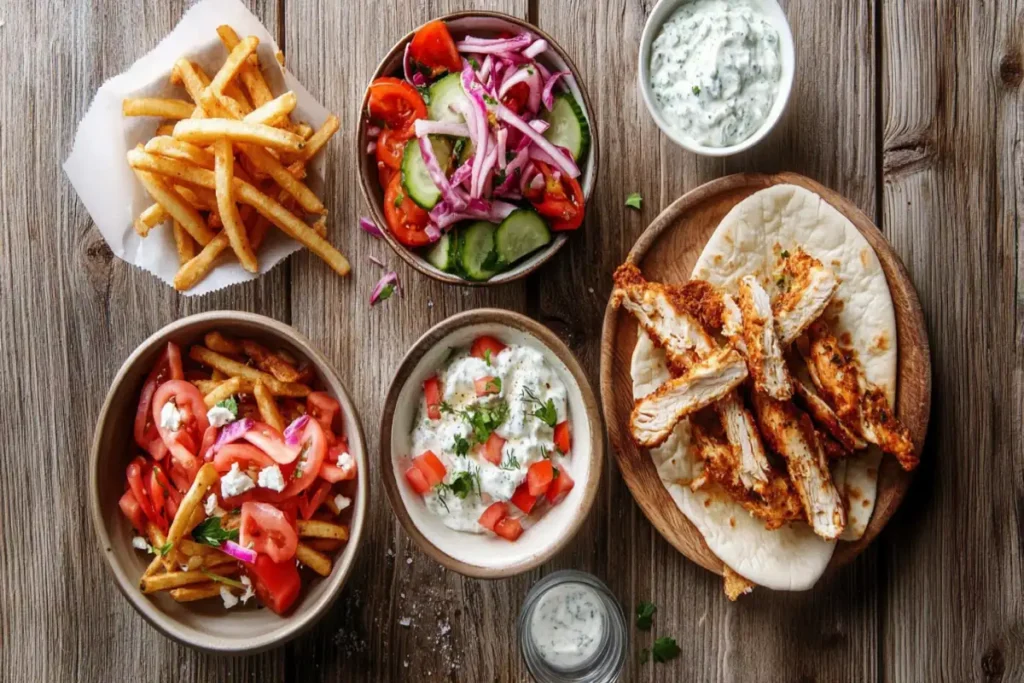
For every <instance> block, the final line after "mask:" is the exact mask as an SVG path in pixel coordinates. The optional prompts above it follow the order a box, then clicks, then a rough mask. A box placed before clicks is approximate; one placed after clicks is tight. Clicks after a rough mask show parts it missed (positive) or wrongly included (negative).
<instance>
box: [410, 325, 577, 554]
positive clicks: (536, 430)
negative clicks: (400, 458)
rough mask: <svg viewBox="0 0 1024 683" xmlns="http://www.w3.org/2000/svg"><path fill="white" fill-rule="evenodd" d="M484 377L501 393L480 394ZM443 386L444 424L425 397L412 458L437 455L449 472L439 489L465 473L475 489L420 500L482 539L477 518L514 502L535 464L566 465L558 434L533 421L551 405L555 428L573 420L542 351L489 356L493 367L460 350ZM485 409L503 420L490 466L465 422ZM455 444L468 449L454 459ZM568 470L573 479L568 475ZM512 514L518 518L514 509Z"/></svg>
mask: <svg viewBox="0 0 1024 683" xmlns="http://www.w3.org/2000/svg"><path fill="white" fill-rule="evenodd" d="M484 377H495V378H497V379H498V380H500V383H501V389H500V391H499V392H498V393H497V394H489V395H486V396H480V397H478V396H477V395H476V388H475V386H474V382H475V381H476V380H478V379H482V378H484ZM438 379H439V380H440V382H441V399H442V401H444V405H445V408H444V410H442V412H441V418H440V419H439V420H432V419H430V417H428V415H427V405H426V399H425V398H424V397H421V398H420V407H419V411H418V413H417V416H416V422H415V423H414V426H413V429H412V437H411V440H412V449H411V454H412V455H414V456H415V455H419V454H421V453H423V452H424V451H428V450H429V451H433V453H434V454H435V455H436V456H437V457H438V458H439V459H440V460H441V462H442V463H444V466H445V468H446V469H447V473H446V474H445V477H444V481H443V482H442V483H443V484H444V485H449V486H450V485H451V484H452V483H453V482H454V481H455V480H456V479H458V478H460V476H462V475H461V473H462V472H467V473H469V475H470V477H471V482H472V490H471V491H470V492H469V493H468V494H467V495H465V497H460V496H458V495H456V494H455V493H454V492H453V491H452V490H451V489H450V488H447V486H442V487H440V488H435V489H434V490H432V491H428V492H427V493H426V494H425V495H424V496H423V501H424V503H425V504H426V506H427V510H429V511H430V512H431V513H432V514H434V515H437V516H439V517H441V519H442V520H443V521H444V524H445V525H446V526H448V527H450V528H452V529H455V530H457V531H468V532H471V533H478V534H481V533H484V532H485V531H486V529H485V528H484V527H482V526H480V524H479V523H477V520H478V519H479V518H480V515H481V514H483V512H484V510H486V509H487V507H488V506H489V505H490V504H491V503H493V502H495V501H507V500H509V499H510V498H511V497H512V494H513V493H514V492H515V490H516V487H518V486H519V484H521V483H522V482H523V480H524V479H526V471H527V470H528V469H529V468H530V465H532V464H533V463H535V462H538V461H539V460H542V459H544V458H545V457H550V458H551V459H552V460H553V461H554V464H555V467H557V468H559V469H562V468H565V466H566V464H567V459H566V458H564V457H562V456H560V455H559V454H558V450H557V449H556V448H555V444H554V428H553V427H551V426H549V425H548V424H547V423H545V422H544V421H543V420H541V419H539V418H538V417H536V416H535V415H534V413H535V412H536V411H537V409H538V408H539V407H541V406H543V405H546V404H547V403H548V401H550V402H551V405H552V406H553V407H554V410H555V413H556V414H557V421H556V422H555V424H558V423H560V422H563V421H565V420H566V419H568V412H567V403H566V400H567V395H566V389H565V384H563V383H562V381H561V379H559V377H558V374H557V373H556V372H555V371H554V369H553V368H552V367H551V366H550V365H548V363H547V362H546V361H545V360H544V356H543V354H541V352H540V351H537V350H536V349H533V348H530V347H528V346H518V345H515V344H513V345H511V346H509V347H507V348H505V349H504V350H502V352H501V353H499V354H498V355H497V356H493V357H491V358H490V363H488V362H487V361H486V360H484V359H482V358H474V357H472V356H470V355H469V353H468V351H466V350H464V349H463V350H459V351H456V352H455V353H454V354H453V355H452V356H451V358H450V359H449V361H448V362H447V364H446V365H445V367H444V368H443V369H441V370H440V371H439V372H438ZM535 399H536V400H535ZM506 409H507V410H506ZM483 410H486V411H492V412H497V413H498V414H504V415H505V418H504V420H503V421H502V422H501V423H500V425H499V426H498V427H497V429H495V430H494V433H496V434H497V435H498V436H500V437H501V438H503V439H505V445H504V446H503V448H502V453H501V464H500V465H494V464H492V463H491V462H489V461H488V460H486V459H485V458H484V457H483V456H482V455H481V454H480V453H479V450H480V448H479V446H478V445H477V444H474V438H473V435H472V433H473V427H472V425H471V423H470V421H469V419H467V416H471V415H473V414H479V412H480V411H483ZM457 439H466V440H467V441H469V442H470V444H471V446H470V448H469V450H468V453H467V454H466V455H458V454H457V453H456V442H457ZM567 471H568V472H569V473H570V475H571V473H572V471H571V469H567ZM510 510H511V511H512V512H518V511H517V510H516V509H515V506H512V505H510ZM521 521H522V523H523V526H524V527H526V526H528V520H527V519H523V520H521Z"/></svg>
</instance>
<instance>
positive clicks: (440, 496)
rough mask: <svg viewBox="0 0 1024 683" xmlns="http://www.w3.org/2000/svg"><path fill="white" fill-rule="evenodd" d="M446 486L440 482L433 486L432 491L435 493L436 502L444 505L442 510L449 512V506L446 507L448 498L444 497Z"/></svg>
mask: <svg viewBox="0 0 1024 683" xmlns="http://www.w3.org/2000/svg"><path fill="white" fill-rule="evenodd" d="M447 490H448V488H447V487H446V486H445V485H444V484H443V483H442V484H438V485H437V486H435V487H434V491H435V492H436V493H437V502H438V503H440V504H441V505H443V506H444V511H445V512H447V513H448V514H451V513H452V511H451V508H449V507H448V500H447V499H446V497H445V496H446V493H447Z"/></svg>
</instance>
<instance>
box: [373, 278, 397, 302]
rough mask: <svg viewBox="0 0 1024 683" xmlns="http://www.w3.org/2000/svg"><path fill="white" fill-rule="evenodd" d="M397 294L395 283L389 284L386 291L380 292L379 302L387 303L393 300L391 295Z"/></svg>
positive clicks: (385, 288)
mask: <svg viewBox="0 0 1024 683" xmlns="http://www.w3.org/2000/svg"><path fill="white" fill-rule="evenodd" d="M394 293H395V283H394V282H389V283H388V284H387V286H386V287H384V289H382V290H380V296H378V297H377V301H387V300H388V299H390V298H391V295H392V294H394Z"/></svg>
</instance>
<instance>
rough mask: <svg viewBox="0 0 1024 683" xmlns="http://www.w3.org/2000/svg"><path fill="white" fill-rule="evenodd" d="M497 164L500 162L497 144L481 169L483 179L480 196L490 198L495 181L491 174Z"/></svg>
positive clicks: (485, 158) (488, 154) (489, 152)
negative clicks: (492, 182)
mask: <svg viewBox="0 0 1024 683" xmlns="http://www.w3.org/2000/svg"><path fill="white" fill-rule="evenodd" d="M497 162H498V146H497V144H495V145H493V146H492V147H491V149H490V150H489V151H488V152H487V156H486V157H484V163H483V166H481V167H480V177H481V178H482V182H481V184H480V194H481V195H484V196H489V195H490V192H489V190H490V187H491V181H492V179H493V175H492V174H491V171H493V170H494V167H495V165H496V164H497Z"/></svg>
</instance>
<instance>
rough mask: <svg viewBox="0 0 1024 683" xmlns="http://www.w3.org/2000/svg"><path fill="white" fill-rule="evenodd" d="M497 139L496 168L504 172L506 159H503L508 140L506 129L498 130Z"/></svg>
mask: <svg viewBox="0 0 1024 683" xmlns="http://www.w3.org/2000/svg"><path fill="white" fill-rule="evenodd" d="M496 137H497V139H498V168H500V169H501V170H503V171H504V170H505V166H506V165H507V162H508V159H506V158H505V142H506V141H507V140H508V128H499V129H498V132H497V134H496Z"/></svg>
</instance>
